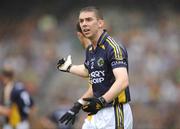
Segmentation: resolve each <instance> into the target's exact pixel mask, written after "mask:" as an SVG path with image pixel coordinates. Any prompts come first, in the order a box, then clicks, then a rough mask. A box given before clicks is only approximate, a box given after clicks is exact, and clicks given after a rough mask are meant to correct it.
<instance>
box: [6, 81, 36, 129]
mask: <svg viewBox="0 0 180 129" xmlns="http://www.w3.org/2000/svg"><path fill="white" fill-rule="evenodd" d="M33 105H34V102H33V99H32V98H31V96H30V95H29V93H28V92H27V91H26V90H25V88H24V86H23V84H22V83H20V82H16V83H15V84H14V86H13V88H12V91H11V93H10V104H9V105H6V106H9V107H10V108H11V115H10V117H9V118H7V123H9V124H10V125H11V126H13V127H16V125H17V124H18V123H19V122H21V121H23V120H27V119H28V115H29V112H30V110H31V107H32V106H33Z"/></svg>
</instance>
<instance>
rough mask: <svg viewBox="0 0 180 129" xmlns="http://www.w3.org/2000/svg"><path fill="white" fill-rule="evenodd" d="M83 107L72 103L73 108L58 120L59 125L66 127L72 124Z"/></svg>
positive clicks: (77, 103)
mask: <svg viewBox="0 0 180 129" xmlns="http://www.w3.org/2000/svg"><path fill="white" fill-rule="evenodd" d="M82 106H83V105H82V104H80V103H79V102H76V103H74V106H73V107H72V108H71V109H70V110H69V111H67V112H66V113H65V114H64V115H63V116H62V117H61V118H60V119H59V121H60V122H61V123H65V125H67V124H68V123H71V124H74V121H75V118H76V115H77V114H78V113H79V111H80V109H81V107H82Z"/></svg>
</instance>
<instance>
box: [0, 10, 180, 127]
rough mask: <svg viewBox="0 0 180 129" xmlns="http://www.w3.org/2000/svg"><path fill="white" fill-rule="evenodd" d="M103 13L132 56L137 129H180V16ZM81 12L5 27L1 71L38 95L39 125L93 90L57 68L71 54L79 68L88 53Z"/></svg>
mask: <svg viewBox="0 0 180 129" xmlns="http://www.w3.org/2000/svg"><path fill="white" fill-rule="evenodd" d="M103 11H104V17H105V20H106V22H107V29H108V31H109V32H110V34H111V35H112V36H113V37H114V38H115V39H116V40H117V41H119V42H122V43H123V44H124V45H125V46H126V48H127V50H128V53H129V74H130V91H131V98H132V102H131V105H132V110H133V114H134V129H169V128H171V129H179V127H180V124H179V123H180V111H179V110H178V109H179V107H180V56H179V55H180V36H179V35H180V14H179V13H178V12H177V11H174V10H173V9H166V8H165V9H161V10H160V11H158V12H157V13H155V12H143V11H142V10H141V11H140V10H125V9H119V8H103ZM75 12H76V13H75ZM77 13H78V11H77V10H73V11H72V12H70V14H69V15H67V17H65V18H64V19H58V18H56V16H55V15H53V14H39V15H36V14H35V13H32V14H31V15H28V16H26V17H25V18H24V19H23V20H21V21H19V22H16V21H7V23H5V24H4V25H1V26H2V29H0V67H3V66H4V65H6V64H11V65H12V66H13V68H14V69H15V70H16V74H17V79H19V80H22V81H23V82H24V83H25V84H26V86H27V87H26V88H27V89H28V90H29V92H30V93H31V94H32V95H33V96H34V98H35V103H36V107H37V113H36V115H35V116H34V119H35V120H34V122H35V123H36V124H33V125H38V122H37V121H36V120H39V122H40V123H41V124H42V123H46V122H43V121H45V119H44V118H43V120H41V121H40V119H39V118H40V117H41V116H42V117H45V116H46V115H48V114H49V113H51V112H53V111H54V110H56V109H58V108H60V107H61V106H62V105H64V103H65V104H66V106H67V107H68V106H69V105H71V104H72V103H73V102H74V101H76V99H78V97H79V96H80V95H81V94H82V93H83V92H84V91H85V90H86V89H87V81H86V80H83V79H81V78H78V77H75V76H73V75H68V74H67V73H62V72H58V70H57V69H56V63H57V61H58V59H60V58H62V57H66V56H67V55H69V54H71V55H72V59H73V63H75V64H79V63H83V61H84V54H85V51H84V50H83V47H82V46H81V44H80V43H79V41H78V38H77V37H76V30H75V25H76V21H77V15H76V14H77ZM63 101H65V102H63ZM83 117H84V114H83V113H82V117H80V119H78V120H79V122H78V123H77V125H76V127H75V128H80V125H81V123H82V118H83ZM32 122H33V120H32ZM40 127H41V128H48V127H44V126H42V125H41V126H39V128H40ZM33 129H38V127H34V128H33Z"/></svg>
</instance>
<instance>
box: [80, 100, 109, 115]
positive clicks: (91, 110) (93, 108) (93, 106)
mask: <svg viewBox="0 0 180 129" xmlns="http://www.w3.org/2000/svg"><path fill="white" fill-rule="evenodd" d="M83 100H84V101H87V102H88V104H87V105H84V106H83V108H82V109H83V111H85V112H88V115H94V114H96V113H97V112H98V111H99V110H101V109H102V108H103V107H105V106H106V104H107V103H106V100H105V99H104V98H103V97H99V98H84V99H83Z"/></svg>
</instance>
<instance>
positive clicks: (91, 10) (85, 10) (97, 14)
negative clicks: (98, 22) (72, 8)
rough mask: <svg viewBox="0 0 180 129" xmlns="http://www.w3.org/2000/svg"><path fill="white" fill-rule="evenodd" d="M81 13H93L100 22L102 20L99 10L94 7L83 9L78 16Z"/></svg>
mask: <svg viewBox="0 0 180 129" xmlns="http://www.w3.org/2000/svg"><path fill="white" fill-rule="evenodd" d="M82 12H94V13H95V14H96V17H97V18H99V19H102V20H103V19H104V18H103V15H102V13H101V11H100V9H99V8H97V7H95V6H87V7H84V8H82V9H81V10H80V11H79V14H80V13H82Z"/></svg>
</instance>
